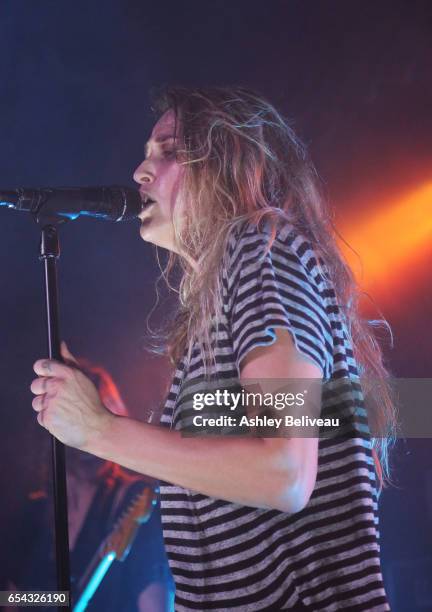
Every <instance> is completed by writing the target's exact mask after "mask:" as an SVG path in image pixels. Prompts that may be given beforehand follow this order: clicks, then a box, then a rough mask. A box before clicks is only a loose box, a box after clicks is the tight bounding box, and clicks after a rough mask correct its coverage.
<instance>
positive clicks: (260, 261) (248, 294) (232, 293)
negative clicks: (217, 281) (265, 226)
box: [226, 228, 331, 379]
mask: <svg viewBox="0 0 432 612" xmlns="http://www.w3.org/2000/svg"><path fill="white" fill-rule="evenodd" d="M268 240H269V235H268V234H267V233H264V232H258V230H256V229H255V228H253V230H250V229H249V230H248V231H246V232H244V233H243V234H241V236H240V237H239V238H234V237H233V236H232V237H231V240H230V245H231V249H230V256H229V264H228V274H227V279H226V281H227V283H226V284H227V297H228V320H229V321H230V326H231V337H232V342H233V350H234V355H235V361H236V365H237V369H238V371H239V372H240V364H241V362H242V360H243V359H244V358H245V356H246V355H247V354H248V353H249V351H251V350H252V349H254V348H255V347H257V346H268V345H271V344H273V342H274V341H275V339H276V335H275V331H274V330H275V329H276V328H284V329H287V330H288V331H289V333H290V334H291V337H292V338H293V341H294V344H295V346H296V348H297V350H298V351H299V352H300V353H302V355H303V356H305V357H306V358H307V359H308V360H309V361H312V362H313V363H314V364H316V365H317V366H318V367H319V368H320V370H321V373H322V376H323V378H324V379H325V378H326V375H327V366H328V361H329V358H328V350H329V349H328V346H329V345H328V344H327V345H326V334H328V333H330V332H329V331H328V329H329V327H330V326H329V321H328V317H327V316H326V311H325V305H324V301H323V298H322V296H321V295H320V293H319V291H318V288H317V286H316V283H315V282H314V280H313V278H312V276H311V274H310V272H308V269H307V267H306V266H305V265H304V262H303V261H302V258H301V257H300V256H299V255H298V252H297V249H295V248H293V246H292V245H290V241H287V240H286V239H281V238H280V236H279V234H278V235H277V236H276V239H275V241H274V242H273V244H272V247H271V249H270V250H269V251H268V248H267V245H268ZM266 251H268V252H267V253H266ZM330 337H331V336H330ZM327 342H328V338H327Z"/></svg>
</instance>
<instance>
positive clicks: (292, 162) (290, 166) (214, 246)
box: [153, 87, 396, 484]
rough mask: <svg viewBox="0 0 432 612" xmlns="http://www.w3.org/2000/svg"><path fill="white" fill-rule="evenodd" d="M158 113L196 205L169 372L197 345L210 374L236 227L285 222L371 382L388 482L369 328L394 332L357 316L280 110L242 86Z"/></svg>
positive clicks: (176, 95)
mask: <svg viewBox="0 0 432 612" xmlns="http://www.w3.org/2000/svg"><path fill="white" fill-rule="evenodd" d="M153 110H154V111H155V114H156V117H157V118H158V117H160V116H162V114H163V113H164V112H166V111H167V110H173V111H174V114H175V118H176V133H177V136H178V142H179V143H180V144H179V145H178V148H177V152H176V154H177V161H178V163H180V164H182V166H183V181H182V190H183V201H187V202H190V203H191V205H188V206H185V207H184V210H183V211H182V219H181V224H180V223H179V222H178V220H177V221H176V219H174V226H175V235H176V240H177V243H178V245H179V250H180V253H181V254H182V256H178V255H176V254H175V253H170V255H169V258H168V262H167V265H166V267H165V269H164V270H163V277H164V278H165V280H166V281H167V282H168V284H169V275H170V272H171V271H172V270H173V269H174V267H175V266H176V264H179V265H180V270H181V276H180V282H179V287H178V292H179V298H180V299H179V304H178V308H177V311H176V312H175V315H174V317H173V318H172V320H171V325H170V327H169V329H168V330H167V332H166V336H165V338H166V344H165V346H166V350H167V353H168V355H169V357H170V359H171V361H172V363H173V364H176V363H178V361H179V360H180V359H181V357H182V356H183V355H184V353H185V349H186V348H187V349H188V356H189V357H190V354H191V350H192V345H193V343H194V342H198V343H199V344H200V345H201V348H202V349H203V351H204V354H205V355H206V356H207V357H206V359H207V360H205V363H204V366H205V368H206V371H207V368H208V366H209V365H210V364H211V363H212V362H213V363H214V362H215V359H214V348H213V343H212V331H211V328H212V323H214V322H215V320H216V322H217V313H219V312H220V309H221V278H220V269H221V265H222V262H223V257H224V254H225V253H226V250H227V249H226V242H227V237H228V236H229V234H230V231H231V230H232V229H233V227H234V226H235V225H236V224H238V223H241V222H243V221H245V220H249V221H250V222H253V223H256V224H259V223H260V221H261V220H262V219H263V218H264V217H265V218H266V219H268V220H270V222H271V225H272V228H273V231H272V234H271V240H272V239H273V238H274V236H275V233H276V226H277V223H278V221H279V220H281V219H282V220H283V219H285V220H287V221H289V222H290V223H291V224H292V225H293V226H294V227H295V228H296V229H298V230H299V232H300V233H302V234H303V236H305V237H306V238H307V239H308V240H309V242H310V245H311V247H312V248H313V250H314V251H315V253H316V255H317V261H318V263H319V265H320V266H321V271H322V273H323V274H324V275H325V276H326V278H328V279H329V280H330V282H331V283H332V285H333V287H334V290H335V294H336V298H337V301H338V304H339V306H340V308H341V310H342V312H343V314H344V315H345V318H346V323H347V329H348V333H349V335H350V338H351V341H352V345H353V351H354V358H355V360H356V362H357V365H358V368H359V375H360V378H361V381H362V387H363V388H364V387H366V386H367V385H368V384H370V381H373V387H374V394H373V395H374V409H375V415H374V421H375V426H374V431H375V432H377V433H376V434H375V435H376V436H377V437H375V438H374V439H373V441H372V442H373V452H374V459H375V466H376V470H377V475H378V478H379V480H380V482H381V484H383V483H385V482H386V481H388V480H389V462H388V450H389V447H390V444H391V442H392V441H393V440H394V433H395V427H396V418H395V401H394V397H393V392H392V388H391V385H390V373H389V371H388V369H387V368H386V366H385V365H384V362H383V353H382V350H381V347H380V345H379V343H378V342H377V339H376V337H375V334H374V331H373V329H372V328H373V327H377V326H379V325H387V326H388V324H387V322H386V321H385V320H382V319H381V320H374V321H368V320H365V319H363V318H362V317H361V316H360V314H359V307H358V306H359V298H360V296H361V294H362V293H363V292H361V291H360V289H359V287H358V285H357V283H356V281H355V279H354V276H353V274H352V272H351V269H350V268H349V266H348V264H347V263H346V261H345V260H344V258H343V256H342V254H341V252H340V250H339V249H338V246H337V242H336V235H338V236H339V234H338V232H337V230H336V228H335V226H334V223H333V221H332V218H331V214H330V212H329V210H328V208H327V206H326V203H325V200H324V198H323V197H322V195H321V193H320V187H319V180H318V175H317V172H316V170H315V168H314V165H313V164H312V162H311V160H310V159H309V157H308V154H307V151H306V148H305V146H304V145H303V143H302V142H301V140H300V139H299V138H298V137H297V136H296V134H295V133H294V131H293V129H292V127H291V125H290V122H289V121H288V120H287V119H286V118H284V117H283V116H282V115H281V114H280V113H279V112H278V111H277V110H276V109H275V108H274V106H273V105H271V104H270V103H269V102H267V101H266V100H265V99H263V98H262V97H261V96H259V95H257V94H256V93H254V92H252V91H249V90H247V89H244V88H241V87H217V88H197V89H189V88H182V87H170V88H165V89H164V90H163V91H162V92H157V95H156V96H154V101H153ZM270 246H271V243H270V244H269V248H270ZM190 259H192V260H195V261H196V262H197V264H198V266H197V267H194V266H192V265H191V264H190V263H189V261H190ZM390 331H391V330H390ZM366 391H367V389H366Z"/></svg>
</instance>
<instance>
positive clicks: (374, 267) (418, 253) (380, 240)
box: [338, 182, 432, 291]
mask: <svg viewBox="0 0 432 612" xmlns="http://www.w3.org/2000/svg"><path fill="white" fill-rule="evenodd" d="M338 227H339V229H340V232H341V234H342V236H343V238H344V239H345V240H346V241H347V242H348V244H349V245H350V246H351V247H352V248H353V249H354V250H355V251H357V253H358V256H359V257H360V259H359V257H358V256H357V255H356V254H355V253H353V251H352V250H351V249H350V248H348V247H347V246H346V244H344V243H343V242H342V241H340V242H339V246H340V248H341V250H342V252H343V254H344V256H345V258H346V260H347V261H348V263H349V265H350V266H351V268H352V270H353V272H354V275H355V276H356V279H357V281H358V282H359V284H360V286H361V287H362V288H364V289H366V288H370V287H371V286H374V290H378V291H379V288H380V286H381V287H382V286H383V284H384V285H385V286H386V287H388V286H389V284H393V283H394V282H395V281H397V279H398V278H401V273H402V272H404V271H405V270H406V268H407V266H409V265H410V264H413V263H414V262H418V265H420V266H422V265H423V263H422V262H423V257H424V256H425V255H426V254H430V249H431V246H432V182H428V183H425V184H424V185H422V186H421V187H420V188H418V189H416V190H415V191H412V192H411V193H408V194H406V195H404V196H403V197H401V198H400V199H398V200H397V201H395V202H394V203H390V204H388V205H387V204H386V205H384V206H382V207H381V208H379V209H378V211H377V213H376V214H375V215H371V214H370V213H368V215H367V217H351V218H350V219H349V220H347V221H346V222H344V223H343V224H338ZM424 265H426V259H424ZM404 279H406V275H405V274H404Z"/></svg>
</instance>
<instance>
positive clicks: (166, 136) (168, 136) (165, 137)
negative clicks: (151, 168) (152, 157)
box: [144, 134, 176, 155]
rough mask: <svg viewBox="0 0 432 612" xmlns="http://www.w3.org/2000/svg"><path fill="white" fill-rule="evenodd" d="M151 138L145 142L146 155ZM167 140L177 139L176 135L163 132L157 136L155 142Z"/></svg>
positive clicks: (159, 142)
mask: <svg viewBox="0 0 432 612" xmlns="http://www.w3.org/2000/svg"><path fill="white" fill-rule="evenodd" d="M150 140H152V139H151V138H150ZM150 140H148V141H147V142H146V143H145V146H144V151H145V153H146V155H147V153H148V147H149V142H150ZM167 140H176V136H175V135H174V134H161V135H160V136H157V137H156V138H155V139H154V142H157V143H158V144H162V143H164V142H166V141H167Z"/></svg>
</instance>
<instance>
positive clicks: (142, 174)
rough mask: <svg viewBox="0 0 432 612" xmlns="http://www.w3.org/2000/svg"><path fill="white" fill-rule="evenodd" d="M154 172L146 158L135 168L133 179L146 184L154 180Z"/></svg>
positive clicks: (140, 183)
mask: <svg viewBox="0 0 432 612" xmlns="http://www.w3.org/2000/svg"><path fill="white" fill-rule="evenodd" d="M154 178H155V177H154V174H153V172H151V170H150V169H149V166H148V162H147V160H146V159H145V160H144V161H143V162H142V163H141V164H140V165H139V166H138V168H137V169H136V170H135V172H134V175H133V180H134V181H135V182H136V183H138V184H139V185H146V184H148V183H152V182H153V181H154Z"/></svg>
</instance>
